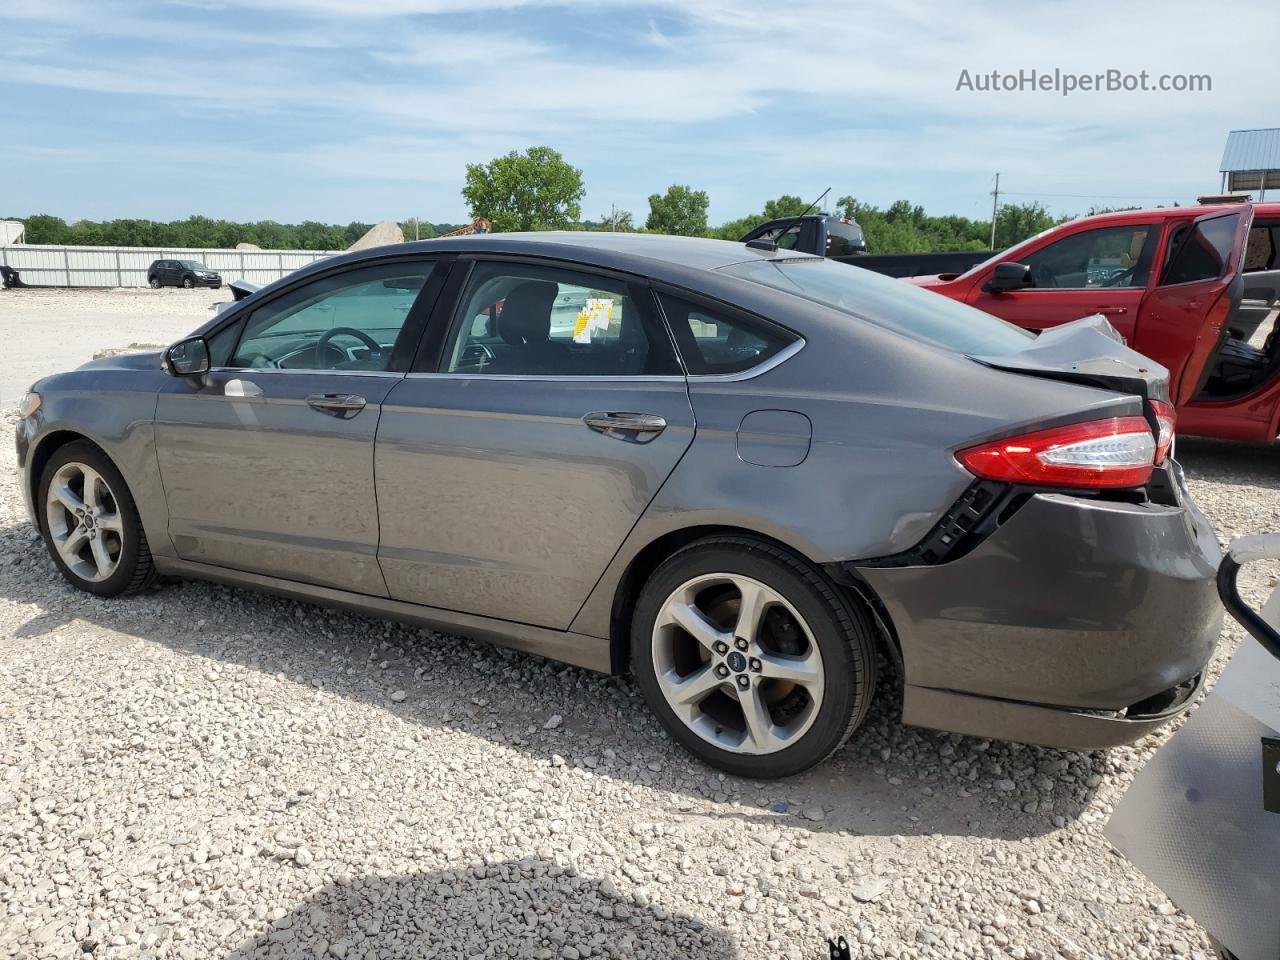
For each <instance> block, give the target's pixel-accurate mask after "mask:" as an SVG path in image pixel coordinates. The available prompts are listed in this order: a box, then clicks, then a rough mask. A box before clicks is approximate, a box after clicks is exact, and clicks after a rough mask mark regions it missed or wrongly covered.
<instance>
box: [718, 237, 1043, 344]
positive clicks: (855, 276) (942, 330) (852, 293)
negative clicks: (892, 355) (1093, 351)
mask: <svg viewBox="0 0 1280 960" xmlns="http://www.w3.org/2000/svg"><path fill="white" fill-rule="evenodd" d="M722 272H724V273H728V274H732V275H733V276H736V277H741V278H743V279H744V280H751V281H753V282H755V283H760V284H764V285H765V286H767V287H774V288H776V289H778V290H783V291H785V292H787V293H791V294H794V295H795V296H797V297H803V298H804V299H806V300H812V301H813V302H814V303H820V304H822V305H823V306H824V307H831V308H833V309H835V310H839V311H840V312H842V313H847V314H849V316H852V317H857V318H859V319H861V320H867V321H870V322H871V323H874V324H876V325H877V326H881V327H885V328H887V329H889V330H894V331H896V332H897V333H901V334H904V335H906V336H908V337H911V338H913V339H915V340H919V341H922V342H923V343H928V344H932V345H933V346H935V347H942V348H943V349H946V350H951V351H954V352H956V353H963V354H966V355H969V356H979V357H984V356H985V357H998V356H1008V355H1009V354H1012V353H1017V352H1019V351H1020V350H1025V349H1026V347H1027V343H1028V341H1030V340H1034V339H1035V335H1034V334H1031V333H1028V332H1027V331H1025V330H1022V329H1020V328H1019V327H1015V326H1014V325H1013V324H1011V323H1005V321H1003V320H1000V319H999V318H997V317H993V316H992V315H991V314H989V313H983V312H982V311H981V310H976V309H974V308H973V307H968V306H965V305H964V304H962V303H957V302H956V301H955V300H952V299H950V298H949V297H944V296H943V295H942V294H939V293H931V292H929V291H928V290H922V289H920V288H919V287H916V286H913V285H911V284H909V283H904V282H903V281H901V280H894V279H892V278H890V277H884V276H881V275H880V274H878V273H873V272H872V271H870V270H863V269H862V268H860V267H855V266H851V265H849V264H845V263H837V262H835V261H833V260H820V259H817V258H814V259H810V258H808V257H806V258H805V259H803V260H801V259H795V260H763V259H762V260H748V261H746V262H744V263H735V264H731V265H730V266H727V267H724V268H722Z"/></svg>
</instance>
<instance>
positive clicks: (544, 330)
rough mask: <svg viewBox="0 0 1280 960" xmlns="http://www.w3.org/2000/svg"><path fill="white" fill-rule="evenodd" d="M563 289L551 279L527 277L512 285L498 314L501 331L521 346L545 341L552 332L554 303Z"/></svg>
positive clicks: (510, 340)
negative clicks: (530, 278)
mask: <svg viewBox="0 0 1280 960" xmlns="http://www.w3.org/2000/svg"><path fill="white" fill-rule="evenodd" d="M559 292H560V288H559V286H558V285H557V284H554V283H551V282H550V281H549V280H525V281H524V282H523V283H521V284H519V285H518V286H516V287H514V288H512V290H511V292H510V293H508V294H507V297H506V300H505V302H504V303H503V304H502V313H500V314H499V315H498V333H499V335H500V336H501V337H502V339H503V340H504V341H506V342H507V343H510V344H512V345H513V346H518V345H520V344H525V343H543V342H545V341H546V339H547V337H548V336H550V335H551V306H552V304H554V303H555V301H556V294H558V293H559Z"/></svg>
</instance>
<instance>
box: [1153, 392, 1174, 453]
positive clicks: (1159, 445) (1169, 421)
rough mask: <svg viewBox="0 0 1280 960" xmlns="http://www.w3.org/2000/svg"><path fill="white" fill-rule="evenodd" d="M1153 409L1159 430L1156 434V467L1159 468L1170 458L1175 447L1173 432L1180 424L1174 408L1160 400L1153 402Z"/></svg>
mask: <svg viewBox="0 0 1280 960" xmlns="http://www.w3.org/2000/svg"><path fill="white" fill-rule="evenodd" d="M1151 409H1152V411H1153V412H1154V413H1155V415H1156V426H1157V427H1158V428H1159V432H1158V433H1157V434H1156V466H1159V465H1160V464H1162V463H1164V460H1165V457H1167V456H1169V450H1170V448H1171V447H1172V446H1173V431H1174V427H1176V426H1177V423H1178V414H1177V412H1176V411H1175V410H1174V409H1173V407H1172V406H1170V405H1169V404H1167V403H1164V402H1162V401H1160V400H1152V401H1151Z"/></svg>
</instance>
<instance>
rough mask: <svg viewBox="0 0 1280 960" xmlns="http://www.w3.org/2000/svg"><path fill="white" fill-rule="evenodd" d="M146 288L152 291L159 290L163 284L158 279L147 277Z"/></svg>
mask: <svg viewBox="0 0 1280 960" xmlns="http://www.w3.org/2000/svg"><path fill="white" fill-rule="evenodd" d="M147 286H149V287H150V288H151V289H152V290H159V289H160V288H161V287H162V286H164V284H162V283H161V282H160V278H159V277H147Z"/></svg>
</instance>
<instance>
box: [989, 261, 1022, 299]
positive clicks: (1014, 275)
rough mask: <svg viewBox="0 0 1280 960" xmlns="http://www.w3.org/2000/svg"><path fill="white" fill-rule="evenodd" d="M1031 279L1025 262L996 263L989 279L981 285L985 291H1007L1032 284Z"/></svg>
mask: <svg viewBox="0 0 1280 960" xmlns="http://www.w3.org/2000/svg"><path fill="white" fill-rule="evenodd" d="M1034 285H1035V284H1034V283H1033V281H1032V279H1031V268H1030V267H1028V266H1027V265H1026V264H1025V263H1009V262H1005V263H997V264H996V268H995V269H994V270H992V271H991V279H990V280H988V281H987V282H986V283H985V284H983V285H982V289H983V290H985V291H987V293H1008V292H1009V291H1010V290H1021V289H1022V288H1024V287H1031V286H1034Z"/></svg>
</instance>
